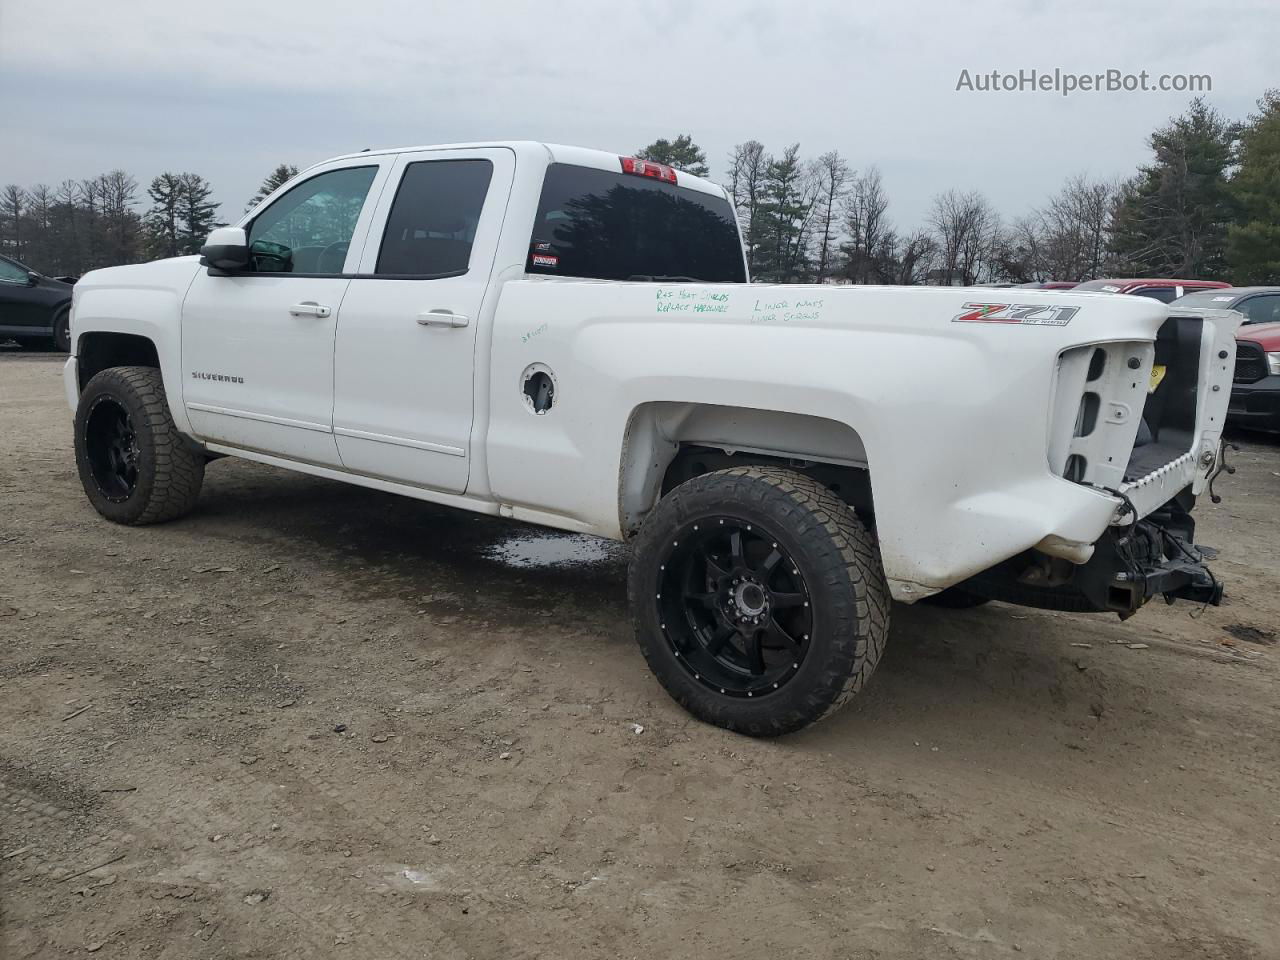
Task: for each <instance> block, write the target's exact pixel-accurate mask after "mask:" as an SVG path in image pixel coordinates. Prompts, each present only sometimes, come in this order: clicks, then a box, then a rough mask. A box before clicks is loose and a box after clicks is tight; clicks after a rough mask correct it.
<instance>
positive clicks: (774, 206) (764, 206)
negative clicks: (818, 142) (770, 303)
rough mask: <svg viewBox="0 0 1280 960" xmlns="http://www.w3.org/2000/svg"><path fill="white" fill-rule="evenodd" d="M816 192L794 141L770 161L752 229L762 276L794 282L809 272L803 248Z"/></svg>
mask: <svg viewBox="0 0 1280 960" xmlns="http://www.w3.org/2000/svg"><path fill="white" fill-rule="evenodd" d="M816 194H817V189H816V183H815V180H814V178H813V176H812V174H811V171H809V170H808V169H807V168H806V166H805V164H803V163H802V162H801V160H800V144H798V143H793V144H792V145H791V146H789V147H787V149H786V150H785V151H783V153H782V156H781V157H778V158H776V159H774V160H772V161H771V162H770V163H769V166H768V168H767V169H766V171H765V179H764V196H763V201H762V202H761V203H760V206H759V210H758V211H757V214H756V217H757V219H758V220H759V224H758V226H756V227H755V229H754V231H753V232H754V233H755V237H754V238H753V239H754V240H755V242H756V243H757V244H758V248H757V251H756V254H757V264H758V270H759V274H760V277H761V278H762V279H767V280H773V281H775V282H778V283H794V282H796V281H798V280H802V279H804V278H805V277H806V276H807V275H808V272H809V263H808V257H807V256H806V249H807V247H808V243H809V235H810V227H811V226H812V223H811V221H812V216H813V207H814V201H815V199H816Z"/></svg>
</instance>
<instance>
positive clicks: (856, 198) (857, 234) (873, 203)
mask: <svg viewBox="0 0 1280 960" xmlns="http://www.w3.org/2000/svg"><path fill="white" fill-rule="evenodd" d="M888 210H889V197H888V195H887V194H886V193H885V191H884V183H883V181H882V180H881V179H880V170H879V169H878V168H876V167H868V168H867V169H866V171H865V172H864V173H862V174H861V175H860V176H857V177H854V179H853V183H852V185H851V187H850V190H849V196H848V200H847V202H846V203H845V232H846V233H847V234H848V236H849V239H848V242H847V243H846V244H845V246H844V252H845V258H846V267H845V273H846V275H847V276H848V277H849V279H850V280H852V281H853V282H854V283H876V282H883V281H884V280H885V279H886V278H885V277H884V276H883V275H881V271H879V270H877V269H876V263H877V252H878V251H881V250H882V248H883V244H884V241H885V238H886V237H888V235H889V234H890V233H891V232H892V230H891V228H890V225H889V218H888V216H887V213H888Z"/></svg>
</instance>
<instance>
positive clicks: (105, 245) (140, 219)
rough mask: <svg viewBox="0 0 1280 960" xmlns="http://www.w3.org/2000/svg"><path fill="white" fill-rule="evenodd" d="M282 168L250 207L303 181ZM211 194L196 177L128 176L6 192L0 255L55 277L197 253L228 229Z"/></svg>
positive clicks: (0, 210)
mask: <svg viewBox="0 0 1280 960" xmlns="http://www.w3.org/2000/svg"><path fill="white" fill-rule="evenodd" d="M297 174H298V168H297V167H293V166H290V165H288V164H281V165H280V166H278V167H276V168H275V169H274V170H273V171H271V173H270V174H268V175H267V177H266V178H265V179H264V180H263V182H262V186H261V187H260V188H259V190H258V192H257V194H255V195H254V197H253V198H252V199H251V200H250V201H249V205H250V206H252V205H253V204H255V203H257V202H258V201H259V200H261V199H263V198H264V197H266V196H267V195H268V194H270V193H271V192H272V191H273V190H275V188H276V187H278V186H280V185H281V184H283V183H286V182H287V181H288V180H290V179H292V178H293V177H295V176H297ZM219 206H220V205H219V204H218V203H216V202H214V200H213V187H212V186H211V185H210V183H209V181H208V180H206V179H205V178H204V177H202V176H200V175H199V174H196V173H162V174H160V175H159V176H158V177H156V178H155V179H153V180H152V181H151V183H150V184H149V185H148V186H147V189H146V191H145V194H144V193H142V192H141V191H140V189H139V187H138V181H137V180H135V179H134V178H133V177H132V176H130V175H129V174H128V173H126V172H125V171H123V170H112V171H111V172H110V173H103V174H100V175H99V176H96V177H92V178H90V179H88V180H64V181H63V182H62V183H60V184H58V186H56V187H50V186H48V185H47V184H43V183H38V184H36V185H35V186H34V187H31V188H29V189H24V188H23V187H20V186H18V185H17V184H12V183H11V184H8V185H7V186H5V187H4V189H3V190H2V191H0V253H5V254H8V255H9V256H12V257H14V258H15V259H17V260H21V261H22V262H23V263H25V264H27V265H28V266H29V267H32V268H33V269H36V270H39V271H41V272H42V273H46V274H49V275H51V276H79V275H81V274H83V273H87V272H88V271H90V270H96V269H97V268H98V267H111V266H116V265H118V264H122V263H137V262H139V261H141V260H156V259H159V258H162V257H179V256H184V255H186V254H190V253H196V252H198V251H199V250H200V247H201V246H202V245H203V244H204V241H205V238H206V237H207V236H208V235H209V231H210V230H212V229H214V228H215V227H219V226H223V225H224V224H223V223H222V221H220V220H219V219H218V207H219Z"/></svg>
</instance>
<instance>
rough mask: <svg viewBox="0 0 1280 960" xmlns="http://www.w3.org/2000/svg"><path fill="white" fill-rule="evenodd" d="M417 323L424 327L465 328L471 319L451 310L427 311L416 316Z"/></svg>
mask: <svg viewBox="0 0 1280 960" xmlns="http://www.w3.org/2000/svg"><path fill="white" fill-rule="evenodd" d="M418 322H419V323H420V324H422V325H423V326H424V327H465V326H466V325H467V324H469V323H470V322H471V318H470V317H464V316H463V315H462V314H460V313H454V312H453V311H452V310H427V311H426V312H425V313H420V314H418Z"/></svg>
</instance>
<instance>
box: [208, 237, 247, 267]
mask: <svg viewBox="0 0 1280 960" xmlns="http://www.w3.org/2000/svg"><path fill="white" fill-rule="evenodd" d="M200 262H201V263H202V264H203V265H204V266H206V267H213V268H214V269H215V270H243V269H245V268H246V267H248V266H249V238H248V237H247V236H245V232H244V230H243V229H242V228H241V227H219V228H218V229H217V230H214V231H213V232H212V233H211V234H209V239H208V240H206V241H205V243H204V246H203V247H201V248H200Z"/></svg>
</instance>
